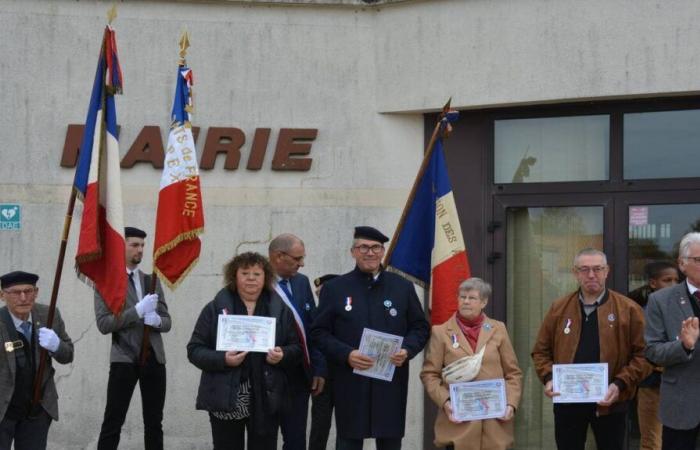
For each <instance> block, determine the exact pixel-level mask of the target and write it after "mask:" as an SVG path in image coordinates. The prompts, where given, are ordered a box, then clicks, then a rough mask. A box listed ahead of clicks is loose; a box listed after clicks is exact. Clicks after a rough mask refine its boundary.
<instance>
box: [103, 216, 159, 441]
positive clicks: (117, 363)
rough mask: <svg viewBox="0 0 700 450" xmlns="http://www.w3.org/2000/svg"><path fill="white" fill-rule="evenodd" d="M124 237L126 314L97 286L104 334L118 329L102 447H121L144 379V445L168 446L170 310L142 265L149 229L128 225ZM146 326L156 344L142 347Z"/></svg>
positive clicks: (111, 362)
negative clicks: (165, 345)
mask: <svg viewBox="0 0 700 450" xmlns="http://www.w3.org/2000/svg"><path fill="white" fill-rule="evenodd" d="M124 237H125V239H126V274H125V275H123V276H126V277H128V283H127V295H126V303H125V304H124V308H123V310H122V311H121V314H119V315H118V316H115V315H114V314H112V312H111V311H110V310H109V308H107V306H106V304H105V302H104V300H103V299H102V297H101V296H100V295H99V294H98V293H97V291H96V292H95V319H96V321H97V328H98V329H99V330H100V332H101V333H102V334H110V333H111V335H112V349H111V353H110V366H109V381H108V382H107V405H106V406H105V414H104V420H103V422H102V429H101V430H100V438H99V440H98V443H97V448H98V450H108V449H111V450H115V449H116V448H117V447H118V446H119V436H120V434H121V429H122V425H124V420H125V419H126V413H127V411H128V410H129V403H130V402H131V396H132V394H133V393H134V388H135V387H136V383H137V382H138V383H139V388H140V390H141V406H142V409H143V425H144V448H145V449H146V450H163V426H162V422H163V406H164V405H165V352H164V350H163V339H162V338H161V333H167V332H168V331H170V326H171V321H170V315H169V314H168V306H167V305H166V304H165V298H164V296H163V289H162V288H161V286H160V283H159V282H157V283H156V292H157V294H147V291H148V289H149V286H150V283H151V282H150V276H147V275H144V273H143V272H141V271H140V270H139V268H138V265H139V264H140V263H141V259H142V258H143V247H144V239H145V238H146V233H145V232H144V231H142V230H139V229H138V228H134V227H126V228H125V229H124ZM115 276H120V275H118V274H116V275H115ZM146 326H148V327H151V328H150V332H149V342H150V345H149V346H148V347H145V348H143V350H142V345H143V335H144V328H145V327H146ZM142 352H143V353H144V355H143V361H142Z"/></svg>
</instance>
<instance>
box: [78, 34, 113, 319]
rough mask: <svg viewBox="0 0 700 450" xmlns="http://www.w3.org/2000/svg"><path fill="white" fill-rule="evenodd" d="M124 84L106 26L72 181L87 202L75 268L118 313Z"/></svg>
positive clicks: (79, 194) (81, 197)
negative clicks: (119, 99) (118, 98)
mask: <svg viewBox="0 0 700 450" xmlns="http://www.w3.org/2000/svg"><path fill="white" fill-rule="evenodd" d="M121 89H122V75H121V68H120V66H119V58H118V55H117V41H116V34H115V32H114V30H113V29H112V27H110V26H107V27H106V28H105V32H104V38H103V41H102V49H101V51H100V58H99V61H98V63H97V73H96V74H95V82H94V84H93V87H92V95H91V97H90V105H89V107H88V113H87V119H86V120H85V131H84V133H83V139H82V142H81V144H80V154H79V159H78V165H77V168H76V170H75V180H74V183H73V186H74V189H76V191H77V195H78V196H79V198H80V199H81V200H82V201H83V215H82V219H81V222H80V235H79V237H78V251H77V253H76V255H75V261H76V270H77V272H78V276H79V277H80V279H82V280H83V281H85V282H86V283H88V284H90V285H91V286H93V287H94V288H95V290H96V291H97V292H99V294H100V295H101V296H102V298H103V299H104V301H105V303H106V305H107V306H108V307H109V309H110V310H111V311H112V312H113V313H114V314H119V313H120V312H121V310H122V308H123V306H124V302H125V300H126V276H115V274H125V273H126V257H125V243H124V234H123V233H124V224H123V210H122V192H121V180H120V175H119V142H118V140H117V109H116V104H115V99H114V95H115V94H116V93H121Z"/></svg>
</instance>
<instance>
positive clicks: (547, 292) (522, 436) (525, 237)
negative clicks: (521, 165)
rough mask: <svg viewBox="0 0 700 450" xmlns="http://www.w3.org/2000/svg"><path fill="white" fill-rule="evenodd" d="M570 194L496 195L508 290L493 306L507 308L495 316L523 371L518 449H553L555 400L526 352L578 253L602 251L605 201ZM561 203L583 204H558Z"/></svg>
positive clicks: (497, 274)
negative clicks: (505, 329) (502, 324)
mask: <svg viewBox="0 0 700 450" xmlns="http://www.w3.org/2000/svg"><path fill="white" fill-rule="evenodd" d="M573 197H574V198H572V197H569V198H567V199H566V200H564V199H561V198H556V196H552V197H551V198H545V196H542V198H538V199H532V198H531V199H529V201H528V202H527V203H525V204H521V203H520V201H519V200H517V199H508V198H499V202H498V204H497V205H496V208H495V210H494V217H495V218H496V220H497V221H499V222H501V223H503V224H504V226H503V227H500V228H499V229H498V230H497V231H496V232H495V234H494V245H495V250H497V251H496V252H495V253H496V254H501V255H503V257H502V258H498V259H497V260H496V261H495V264H494V285H495V286H505V292H502V291H501V292H499V290H496V292H494V300H495V301H494V304H495V305H505V311H498V310H496V311H493V314H494V315H496V317H499V316H501V317H503V316H505V318H506V326H507V327H508V332H509V334H510V337H511V339H512V342H513V346H514V348H515V352H516V355H517V357H518V362H519V364H520V368H521V369H522V370H523V396H522V401H521V404H520V408H519V409H518V414H517V415H516V422H515V428H516V435H515V442H516V448H518V449H532V450H534V449H545V450H548V449H556V446H555V444H554V417H553V415H552V402H551V400H549V399H547V398H546V397H545V396H544V394H543V388H542V383H540V381H539V379H538V378H537V375H536V374H535V371H534V369H533V367H532V360H531V359H530V352H531V351H532V347H533V345H534V342H535V338H536V336H537V332H538V330H539V327H540V324H541V323H542V319H543V317H544V314H545V313H546V312H547V310H548V309H549V306H550V305H551V304H552V301H553V300H555V299H556V298H559V297H561V296H562V295H564V294H566V293H567V292H571V291H572V290H574V289H575V288H576V284H575V280H574V277H573V276H572V275H571V265H572V261H573V258H574V256H575V255H576V252H577V251H578V250H580V249H582V248H586V247H595V248H601V249H602V248H604V247H605V239H604V237H605V236H606V233H605V229H606V221H605V220H606V217H608V218H611V217H612V215H611V214H606V208H607V205H608V204H609V201H608V200H609V199H607V198H604V197H602V196H601V197H598V196H596V197H591V196H579V197H578V198H575V197H576V196H573ZM533 200H534V201H533ZM565 201H566V202H568V203H569V205H572V204H575V203H578V204H579V205H580V206H576V205H573V206H559V205H561V204H562V203H564V202H565ZM499 243H501V244H499ZM504 297H505V298H504Z"/></svg>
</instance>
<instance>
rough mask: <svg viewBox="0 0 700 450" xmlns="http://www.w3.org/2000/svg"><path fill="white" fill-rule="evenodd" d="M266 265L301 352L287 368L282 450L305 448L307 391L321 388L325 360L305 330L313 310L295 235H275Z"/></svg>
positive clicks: (315, 392)
mask: <svg viewBox="0 0 700 450" xmlns="http://www.w3.org/2000/svg"><path fill="white" fill-rule="evenodd" d="M268 251H269V256H270V264H271V265H272V269H273V271H274V272H275V280H274V284H275V286H274V287H275V290H276V291H277V293H278V294H279V295H280V297H282V300H284V301H285V303H286V304H287V306H289V307H290V308H291V309H292V313H293V315H294V319H295V322H296V325H297V334H298V335H299V340H300V341H301V344H302V347H304V348H302V350H303V351H304V355H303V358H302V361H301V363H300V364H299V365H297V366H296V367H293V368H291V369H290V370H288V371H287V377H288V378H289V387H290V391H291V392H290V394H291V408H289V410H288V411H287V412H286V413H284V414H282V417H281V422H280V425H281V428H282V438H283V440H284V444H283V447H282V448H283V449H284V450H306V419H307V416H308V411H309V394H311V395H314V396H316V395H318V394H320V393H321V392H322V391H323V386H324V383H325V378H326V361H325V359H324V358H323V356H322V355H321V353H320V352H319V351H318V350H317V349H315V348H313V347H312V346H311V345H310V341H309V336H308V330H309V329H310V327H311V322H312V320H313V318H314V315H315V313H316V303H315V302H314V296H313V293H312V292H311V285H310V284H309V279H308V278H307V277H306V276H305V275H303V274H300V273H299V269H300V268H301V267H304V258H305V257H306V250H305V248H304V242H303V241H302V240H301V239H299V237H297V236H295V235H293V234H289V233H285V234H281V235H279V236H277V237H276V238H274V239H273V240H272V241H271V242H270V246H269V249H268Z"/></svg>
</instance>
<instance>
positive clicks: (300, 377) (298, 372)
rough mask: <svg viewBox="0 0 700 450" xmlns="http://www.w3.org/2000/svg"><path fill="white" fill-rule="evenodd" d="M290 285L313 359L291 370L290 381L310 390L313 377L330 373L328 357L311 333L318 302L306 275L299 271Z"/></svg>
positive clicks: (293, 384)
mask: <svg viewBox="0 0 700 450" xmlns="http://www.w3.org/2000/svg"><path fill="white" fill-rule="evenodd" d="M289 285H290V287H291V290H292V297H294V298H293V302H292V304H293V306H294V309H295V310H296V311H297V314H299V317H301V320H302V322H303V324H304V332H305V333H306V344H307V346H308V349H309V356H310V359H311V367H307V366H306V365H305V364H304V362H303V361H302V362H301V363H300V364H299V365H298V366H297V368H296V369H294V370H291V371H289V375H290V379H289V381H290V384H291V385H292V387H295V386H297V387H298V388H303V389H306V390H308V389H309V387H310V386H311V381H312V378H313V377H324V378H326V377H327V375H328V369H327V367H326V358H325V357H324V356H323V353H321V351H320V350H319V349H318V347H316V346H315V345H313V343H312V342H311V336H310V334H309V333H310V331H311V323H312V322H313V320H314V318H315V317H316V313H317V309H316V302H315V301H314V294H313V293H312V291H311V284H310V283H309V279H308V278H307V277H306V275H304V274H301V273H297V274H296V275H294V276H293V277H292V278H290V279H289Z"/></svg>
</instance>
